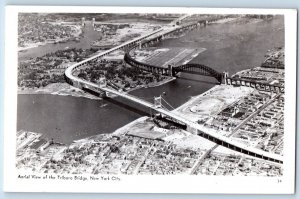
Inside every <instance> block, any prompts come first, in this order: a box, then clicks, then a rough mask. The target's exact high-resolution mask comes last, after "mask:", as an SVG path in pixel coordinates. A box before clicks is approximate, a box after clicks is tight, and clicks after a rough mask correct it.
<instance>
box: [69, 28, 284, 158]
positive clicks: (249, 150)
mask: <svg viewBox="0 0 300 199" xmlns="http://www.w3.org/2000/svg"><path fill="white" fill-rule="evenodd" d="M166 31H172V29H170V28H168V29H163V28H161V29H158V30H156V31H154V32H152V33H149V34H147V35H144V36H141V37H138V38H136V39H133V40H131V41H128V42H125V43H123V44H121V45H119V46H117V47H114V48H112V49H109V50H107V51H105V52H102V53H99V54H97V55H95V56H93V57H90V58H88V59H85V60H83V61H81V62H79V63H76V64H74V65H72V66H70V67H69V68H67V69H66V71H65V77H66V80H67V82H68V83H70V84H72V85H73V86H75V87H78V88H86V89H90V90H92V91H94V92H98V93H101V92H105V93H111V94H114V95H117V96H120V97H122V98H125V99H127V100H130V101H133V102H135V103H137V104H140V105H143V106H145V107H147V108H150V109H153V110H155V111H156V112H158V113H160V114H162V115H164V116H167V117H169V118H171V119H173V120H176V121H178V122H181V123H183V124H186V126H187V130H188V131H190V132H192V133H195V134H197V135H200V136H202V137H204V138H206V139H208V140H210V141H213V142H215V143H217V144H220V145H222V146H224V147H227V148H230V149H232V150H235V151H238V152H241V153H244V154H247V155H250V156H253V157H256V158H261V159H264V160H267V161H272V162H276V163H283V157H282V156H280V155H277V154H271V153H267V152H265V151H262V150H260V149H256V148H253V147H251V146H246V145H244V144H242V143H240V142H237V141H235V140H233V139H231V138H228V137H225V136H222V135H219V134H217V133H214V132H212V131H209V130H208V129H206V128H205V127H203V126H201V125H199V124H197V123H195V122H192V121H190V120H188V119H186V118H183V117H182V116H181V115H178V114H176V113H174V112H171V111H169V110H166V109H164V108H160V107H156V106H155V105H154V104H152V103H150V102H148V101H145V100H143V99H140V98H138V97H135V96H133V95H130V94H128V93H125V92H119V91H116V90H113V89H110V88H107V87H103V86H100V85H98V84H95V83H92V82H89V81H86V80H84V79H81V78H78V77H76V76H74V75H73V71H74V70H75V69H76V68H77V67H79V66H82V65H84V64H86V63H87V62H89V61H91V60H94V59H98V58H101V57H103V56H105V55H107V54H109V53H111V52H114V51H116V50H119V49H123V48H125V47H127V46H131V45H136V43H137V42H140V41H142V40H144V39H148V38H151V37H155V36H159V35H160V34H159V33H160V32H166ZM155 34H157V35H155Z"/></svg>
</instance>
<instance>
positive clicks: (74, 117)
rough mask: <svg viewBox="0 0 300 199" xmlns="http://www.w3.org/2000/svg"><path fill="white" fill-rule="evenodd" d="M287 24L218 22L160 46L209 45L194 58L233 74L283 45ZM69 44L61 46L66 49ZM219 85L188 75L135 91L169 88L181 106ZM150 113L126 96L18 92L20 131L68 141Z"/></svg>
mask: <svg viewBox="0 0 300 199" xmlns="http://www.w3.org/2000/svg"><path fill="white" fill-rule="evenodd" d="M283 27H284V22H283V18H280V17H278V18H275V19H273V20H269V21H263V22H258V23H246V24H236V23H229V24H213V25H209V26H207V27H204V28H201V29H198V30H194V31H191V32H189V33H187V34H186V35H185V36H183V37H181V38H179V39H167V40H164V41H163V42H161V43H160V44H159V45H157V47H172V46H174V47H195V48H197V47H202V48H203V47H204V48H206V49H207V50H206V51H205V52H203V53H201V54H200V55H198V56H197V57H195V58H194V59H193V60H192V61H191V62H193V63H201V64H205V65H208V66H211V67H212V68H214V69H215V70H217V71H228V72H229V73H230V74H233V73H235V72H237V71H240V70H242V69H246V68H251V67H254V66H259V65H260V63H261V62H262V61H263V60H264V59H265V58H264V54H265V53H266V52H267V50H269V49H271V48H274V47H276V46H283V45H284V28H283ZM85 32H86V31H85ZM84 38H87V37H86V36H85V37H84ZM84 38H83V39H84ZM71 43H72V42H71ZM74 43H76V42H74ZM80 43H81V41H80ZM80 43H76V44H80ZM85 43H90V42H85ZM67 44H68V43H64V44H61V45H62V46H61V47H63V46H64V45H66V46H68V45H67ZM56 45H57V44H56ZM59 45H60V44H59ZM38 48H40V47H38ZM42 48H43V47H42ZM51 50H52V49H51ZM34 51H38V49H34ZM27 53H28V54H30V52H27ZM32 53H33V52H32ZM33 54H34V53H33ZM215 84H216V81H215V80H214V79H213V78H210V77H202V76H197V75H190V74H182V75H181V77H180V78H178V79H176V80H175V81H172V82H169V83H167V84H164V85H162V86H158V87H154V88H142V89H138V90H135V91H133V92H131V94H133V95H136V96H139V97H141V98H143V99H146V100H149V101H153V97H154V96H159V95H161V94H162V93H164V92H165V95H163V98H164V99H166V101H167V102H168V103H169V104H170V105H171V106H172V107H174V108H176V107H178V106H179V105H181V104H183V103H185V102H186V101H187V100H188V99H190V98H191V96H195V95H199V94H201V93H203V92H205V91H207V90H208V89H210V88H212V87H213V86H214V85H215ZM149 112H150V110H145V108H143V107H139V106H136V105H135V104H133V103H132V102H128V101H124V100H123V99H120V98H115V99H106V100H91V99H86V98H76V97H71V96H57V95H43V94H41V95H18V118H17V129H18V130H20V129H24V130H29V131H34V132H40V133H43V134H44V135H45V137H48V138H54V140H57V141H60V142H63V143H66V144H68V143H71V142H72V141H73V140H76V139H81V138H84V137H88V136H92V135H96V134H101V133H111V132H113V131H114V130H116V129H117V128H119V127H121V126H123V125H125V124H127V123H129V122H131V121H133V120H134V119H137V118H139V117H141V116H142V115H145V114H147V113H149Z"/></svg>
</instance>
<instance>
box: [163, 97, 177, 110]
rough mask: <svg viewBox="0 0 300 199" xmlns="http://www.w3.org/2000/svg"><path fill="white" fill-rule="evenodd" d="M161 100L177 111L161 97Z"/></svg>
mask: <svg viewBox="0 0 300 199" xmlns="http://www.w3.org/2000/svg"><path fill="white" fill-rule="evenodd" d="M161 99H162V100H163V101H164V102H165V103H166V104H167V105H169V106H170V107H171V108H172V109H175V108H174V107H173V106H172V105H171V104H169V103H168V102H167V101H166V100H165V99H164V98H162V97H161Z"/></svg>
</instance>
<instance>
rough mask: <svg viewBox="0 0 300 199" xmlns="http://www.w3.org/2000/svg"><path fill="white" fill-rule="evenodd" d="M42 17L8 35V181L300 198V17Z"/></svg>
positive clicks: (157, 13) (21, 16)
mask: <svg viewBox="0 0 300 199" xmlns="http://www.w3.org/2000/svg"><path fill="white" fill-rule="evenodd" d="M19 8H20V7H19ZM21 8H22V7H21ZM42 8H43V9H38V8H34V7H33V9H32V11H31V10H30V9H28V8H27V9H24V10H22V9H14V11H15V12H13V14H11V15H12V16H11V17H12V19H11V21H12V22H13V23H12V24H11V25H12V26H14V27H13V28H12V29H14V31H15V32H16V34H17V36H15V35H14V34H13V33H14V32H11V34H10V33H8V34H10V35H9V36H8V35H7V37H6V38H8V37H9V38H12V37H13V39H12V40H13V41H7V40H6V42H11V44H12V45H15V46H16V47H15V48H12V49H13V50H9V52H8V53H7V52H6V53H7V54H10V52H12V54H14V55H12V56H13V58H12V59H11V58H10V56H11V55H7V54H6V63H11V64H10V65H8V64H6V66H5V67H6V68H10V69H11V70H12V71H14V72H12V73H11V74H13V77H9V78H10V79H12V82H11V84H12V85H16V88H14V87H12V89H11V90H10V87H9V86H7V85H6V88H7V89H9V90H10V91H8V92H9V93H11V96H13V97H12V98H9V99H8V98H6V99H7V100H9V102H8V101H6V103H7V104H8V103H10V104H11V105H13V106H14V108H13V109H10V110H11V112H12V113H10V114H14V117H12V118H14V120H13V119H12V120H13V121H10V123H9V127H7V128H6V129H9V131H10V132H5V136H7V137H8V138H7V137H5V138H6V139H9V141H8V143H9V144H7V143H5V146H6V148H5V149H7V150H6V151H5V155H6V157H7V158H8V156H9V161H8V162H10V166H7V167H6V169H8V170H11V171H13V172H12V173H13V176H10V177H9V178H13V179H14V180H15V181H18V182H20V183H21V184H27V183H30V182H32V181H34V182H33V183H38V184H40V183H41V182H42V181H43V179H45V181H47V183H53V185H52V186H55V184H56V182H58V183H57V184H60V183H63V182H64V183H71V184H72V183H76V186H78V185H80V187H79V189H78V190H77V191H83V192H85V191H84V188H83V187H82V186H84V183H86V185H87V184H89V183H91V184H94V186H95V187H97V183H107V182H108V183H126V179H127V177H128V178H129V179H132V178H136V179H143V178H144V177H145V179H148V177H149V178H151V179H155V178H156V177H157V181H158V179H168V180H170V179H174V180H175V181H176V180H177V182H180V179H181V177H184V179H189V178H192V181H191V184H194V185H192V187H193V190H192V191H191V192H201V190H202V189H201V188H200V187H199V190H198V191H197V190H196V184H195V183H197V182H200V181H201V182H200V184H201V185H203V184H205V181H206V179H213V180H216V179H221V180H220V183H221V184H222V183H225V184H226V181H227V180H226V179H229V180H230V181H235V179H236V184H239V183H240V182H239V181H243V183H249V185H251V183H253V184H255V182H256V181H255V180H257V181H260V182H259V183H265V186H268V182H270V184H275V183H276V186H274V187H277V186H278V187H280V184H281V185H282V186H288V185H289V186H290V187H288V188H287V189H282V190H281V189H280V188H279V189H278V190H275V189H274V190H273V191H274V193H277V191H278V192H283V193H284V192H285V191H283V190H289V191H286V192H293V189H294V187H293V185H294V181H293V175H294V169H295V168H294V167H295V159H294V158H295V157H294V153H295V108H296V104H295V100H296V99H295V96H296V95H295V93H296V84H295V82H296V80H295V71H296V54H295V53H296V47H295V45H296V44H294V43H296V23H293V20H294V21H295V22H296V17H295V16H296V12H295V11H294V10H280V9H279V10H255V9H249V10H247V9H244V10H239V9H231V10H228V9H227V10H226V9H223V10H220V11H219V10H218V9H211V10H205V9H204V10H202V9H199V10H197V9H196V10H192V9H190V10H189V9H188V8H183V9H181V8H177V9H172V8H171V9H167V8H166V9H165V8H159V9H158V8H130V9H129V8H126V9H125V8H122V7H118V8H109V9H108V8H107V9H106V8H105V7H100V8H98V10H99V11H98V12H97V9H90V10H89V9H85V8H77V9H74V10H72V9H68V8H67V7H61V8H60V9H55V7H54V8H51V7H49V8H48V7H42ZM174 10H175V11H174ZM7 15H9V14H8V12H7ZM287 15H288V16H289V17H290V18H289V19H292V20H289V19H287ZM288 23H289V24H288ZM288 26H289V27H290V28H289V29H287V27H288ZM288 31H290V32H288ZM293 31H294V32H293ZM15 37H16V38H15ZM288 53H290V54H288ZM287 57H288V58H287ZM7 76H8V75H6V77H7ZM287 77H288V78H287ZM6 83H7V81H6ZM286 84H288V86H287V85H286ZM287 87H288V88H287ZM287 100H289V101H287ZM14 102H15V103H14ZM6 111H8V109H7V110H6ZM287 113H289V114H287ZM5 119H6V118H5ZM6 124H7V123H6ZM8 134H9V135H8ZM287 134H288V135H287ZM7 165H8V164H7ZM8 167H9V168H8ZM7 175H8V174H7ZM6 177H7V176H6ZM51 178H53V180H52V182H49V181H51ZM248 179H249V182H247V181H248ZM8 181H12V180H11V179H10V180H8ZM208 181H209V180H208ZM250 181H251V182H250ZM263 181H264V182H263ZM162 182H164V181H163V180H162ZM130 183H132V182H130ZM130 183H129V184H130ZM135 183H136V184H139V182H138V180H135ZM148 183H150V181H149V182H148ZM151 183H154V182H152V181H151ZM151 183H150V185H151ZM156 183H158V182H156ZM181 183H182V182H181ZM187 183H188V181H187ZM209 183H212V184H213V182H209ZM10 184H11V183H8V185H7V187H10V188H8V189H9V190H13V188H12V187H11V186H9V185H10ZM158 184H160V183H158ZM130 185H131V184H130ZM146 185H147V184H145V186H146ZM28 186H29V185H28ZM40 186H42V185H40ZM107 186H114V185H113V184H110V185H107ZM128 186H129V185H128ZM140 186H143V185H140ZM151 186H152V185H151ZM151 186H150V187H146V188H144V189H141V190H148V191H149V190H151ZM161 186H163V185H162V184H161ZM166 186H168V185H166ZM176 186H178V185H176ZM176 186H175V187H173V189H174V192H177V191H176V190H175V189H176ZM227 186H229V185H227ZM241 186H242V185H241ZM154 187H155V186H154ZM274 187H273V188H274ZM255 188H256V189H255ZM258 188H259V187H247V186H245V187H244V188H242V189H241V190H239V189H237V190H236V192H237V193H240V192H243V191H245V192H247V191H248V192H251V190H254V189H255V190H259V189H258ZM32 189H34V188H32ZM57 189H59V190H60V191H61V190H62V189H61V188H58V186H57ZM161 189H164V188H161ZM173 189H172V188H166V189H165V191H166V192H170V190H173ZM16 190H23V191H24V189H23V188H16ZM47 190H48V188H47V187H44V188H43V191H47ZM51 190H55V188H53V187H52V188H49V191H51ZM87 190H88V191H91V190H92V192H101V189H99V190H97V189H94V188H93V189H92V188H90V189H89V188H88V189H87ZM107 190H110V189H104V191H107ZM116 190H119V189H118V188H117V189H116ZM120 190H123V189H120ZM131 190H132V189H131ZM141 190H137V192H140V191H141ZM154 190H155V189H154ZM204 190H208V189H204ZM211 190H214V189H212V187H210V189H209V191H208V192H212V191H211ZM220 190H221V191H217V190H216V193H218V192H224V188H222V189H220ZM228 190H234V188H230V189H228ZM266 190H267V191H266V192H272V188H267V189H266ZM291 190H292V191H291ZM25 191H26V190H25ZM37 191H41V189H37ZM66 191H68V190H66ZM74 191H76V190H74ZM178 191H179V192H181V191H180V190H178ZM261 191H262V192H263V190H261ZM142 192H143V191H142ZM159 192H164V190H163V191H159ZM171 192H172V191H171ZM225 192H226V191H225ZM231 192H232V191H231Z"/></svg>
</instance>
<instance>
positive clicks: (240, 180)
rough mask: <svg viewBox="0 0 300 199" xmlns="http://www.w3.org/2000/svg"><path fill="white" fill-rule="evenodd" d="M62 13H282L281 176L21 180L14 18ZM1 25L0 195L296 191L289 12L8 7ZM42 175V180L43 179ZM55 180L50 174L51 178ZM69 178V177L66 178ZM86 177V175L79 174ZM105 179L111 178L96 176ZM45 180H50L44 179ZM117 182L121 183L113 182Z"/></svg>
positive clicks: (292, 15)
mask: <svg viewBox="0 0 300 199" xmlns="http://www.w3.org/2000/svg"><path fill="white" fill-rule="evenodd" d="M18 12H55V13H59V12H64V13H70V12H74V13H80V12H84V13H92V12H99V13H101V12H102V13H105V12H106V13H137V12H141V13H203V14H245V13H248V14H283V15H284V16H285V66H286V67H285V75H286V77H287V78H286V80H285V100H286V101H285V121H284V122H285V123H284V125H285V126H284V132H289V134H287V133H285V138H284V139H285V143H287V144H285V146H284V154H285V155H284V165H283V168H284V169H283V170H284V176H283V177H279V178H267V177H237V176H234V177H227V176H226V177H224V176H199V175H198V176H185V175H176V176H144V175H142V176H128V175H121V176H119V175H118V176H115V178H116V179H115V180H112V179H110V180H98V181H96V182H95V181H81V180H72V181H70V180H69V181H64V180H51V179H45V180H43V179H41V180H33V179H29V180H21V179H18V178H17V176H18V171H17V169H16V168H15V154H16V150H15V148H16V147H15V146H16V139H15V138H16V121H17V120H16V114H17V106H16V104H17V21H18V20H17V14H18ZM5 20H6V24H5V89H4V91H5V92H4V97H5V99H4V105H5V107H4V124H5V125H4V161H3V162H4V191H8V192H109V193H110V192H111V193H254V194H276V193H278V194H282V193H286V194H291V193H294V187H295V135H296V134H295V133H296V129H295V125H296V120H295V116H296V44H297V41H296V33H297V12H296V10H291V9H237V8H228V9H227V8H185V7H184V8H182V7H177V8H176V7H160V8H158V7H82V6H71V7H69V6H59V7H56V6H7V7H6V18H5ZM45 175H46V174H45ZM45 175H44V174H43V175H41V176H42V177H43V176H45ZM54 176H55V175H54ZM65 176H72V175H65ZM81 176H83V177H87V178H89V177H90V176H91V175H81ZM100 176H102V177H104V178H106V177H110V178H112V177H113V176H106V175H100ZM48 177H49V176H48ZM117 178H120V180H117Z"/></svg>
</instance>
